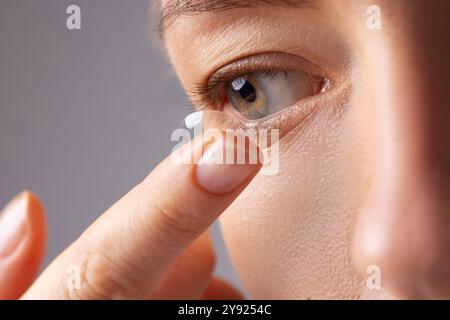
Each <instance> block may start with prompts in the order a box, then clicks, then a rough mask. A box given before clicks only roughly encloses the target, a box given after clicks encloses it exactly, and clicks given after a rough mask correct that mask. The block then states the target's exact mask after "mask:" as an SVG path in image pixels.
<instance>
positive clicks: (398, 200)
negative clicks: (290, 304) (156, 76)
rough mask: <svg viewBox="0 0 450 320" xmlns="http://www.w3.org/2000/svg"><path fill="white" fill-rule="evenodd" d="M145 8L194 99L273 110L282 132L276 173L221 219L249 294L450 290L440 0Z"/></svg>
mask: <svg viewBox="0 0 450 320" xmlns="http://www.w3.org/2000/svg"><path fill="white" fill-rule="evenodd" d="M158 10H160V12H161V36H162V38H163V39H164V42H165V46H166V48H167V52H168V56H169V58H170V61H171V62H172V64H173V66H174V68H175V70H176V72H177V74H178V76H179V79H180V81H181V84H182V86H183V87H184V89H185V90H186V92H187V94H188V96H189V98H190V99H191V100H192V101H193V103H194V105H195V107H196V108H197V109H202V110H204V109H208V108H209V109H214V110H219V111H221V112H228V113H229V116H232V117H241V118H243V119H247V120H249V121H252V122H257V123H261V124H264V122H267V121H272V122H274V123H276V124H277V128H278V129H279V130H280V133H281V136H282V139H281V140H280V144H279V168H278V171H277V173H276V174H274V175H261V174H259V175H258V176H256V178H255V179H254V180H252V182H251V183H250V185H249V186H248V188H246V189H245V190H244V191H243V192H242V194H240V196H239V197H238V198H237V199H236V200H235V201H234V202H233V203H232V205H231V206H230V207H229V208H228V209H227V210H226V211H225V213H224V214H223V215H222V217H221V228H222V233H223V236H224V239H225V242H226V245H227V248H228V250H229V253H230V256H231V259H232V261H233V264H234V265H235V267H236V269H237V272H238V274H239V276H240V278H241V279H242V281H243V282H244V285H245V287H246V288H248V290H249V292H250V294H251V296H252V297H253V298H256V299H358V298H362V299H372V298H394V299H395V298H446V297H447V298H448V297H450V230H449V227H450V129H449V128H450V90H449V88H450V60H449V59H448V57H449V56H450V20H449V15H450V2H449V1H446V0H442V1H440V0H434V1H425V0H417V1H407V0H404V1H403V0H379V1H375V2H374V1H365V0H351V1H350V0H292V1H288V0H264V1H259V0H255V1H248V0H237V1H236V0H233V1H227V0H221V1H219V0H208V1H206V0H205V1H203V0H191V1H187V0H186V1H184V0H178V1H174V0H162V1H161V3H160V4H159V8H158ZM374 275H376V276H377V277H378V278H379V280H380V281H381V287H375V288H374V287H373V286H370V285H369V282H370V281H371V279H373V278H371V277H373V276H374Z"/></svg>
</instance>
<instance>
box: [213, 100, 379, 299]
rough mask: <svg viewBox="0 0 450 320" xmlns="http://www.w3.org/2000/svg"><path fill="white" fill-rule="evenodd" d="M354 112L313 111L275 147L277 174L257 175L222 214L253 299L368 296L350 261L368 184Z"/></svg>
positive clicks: (229, 244) (225, 232) (227, 239)
mask: <svg viewBox="0 0 450 320" xmlns="http://www.w3.org/2000/svg"><path fill="white" fill-rule="evenodd" d="M346 105H348V103H347V104H346ZM338 109H339V111H336V110H338ZM356 109H357V108H355V109H351V108H349V107H341V108H336V107H335V106H328V107H325V106H322V107H321V108H320V109H318V110H316V113H315V114H314V115H313V117H311V118H310V119H309V120H308V123H307V124H306V126H303V127H302V128H296V129H294V130H293V131H291V132H290V133H289V134H288V135H287V136H286V137H285V138H284V140H282V141H281V142H280V170H279V173H278V174H277V175H275V176H257V177H256V178H255V179H254V180H253V182H252V183H251V184H250V186H249V187H248V188H247V189H246V190H245V191H244V192H243V193H242V194H241V195H240V197H239V198H238V199H237V200H236V201H235V202H234V203H233V204H232V206H231V207H230V208H229V209H228V210H227V211H226V212H225V213H224V214H223V215H222V218H221V226H222V230H223V235H224V238H225V242H226V243H227V247H228V249H229V251H230V256H231V258H232V260H233V262H234V264H235V266H236V268H237V271H238V273H239V274H240V276H241V279H242V280H243V282H244V283H245V285H246V287H247V288H248V289H249V291H250V293H251V294H252V297H253V298H256V299H315V298H322V299H343V298H344V299H356V298H360V297H362V296H364V297H371V295H372V294H371V295H369V296H366V294H365V292H364V291H365V283H366V279H365V278H364V277H363V276H361V275H358V274H357V273H356V271H355V270H354V268H353V266H352V261H351V248H352V246H351V241H352V237H353V225H354V221H355V217H356V213H357V210H358V207H359V206H360V204H361V202H362V200H363V198H364V195H365V194H366V190H367V188H368V184H369V182H368V178H367V172H368V170H367V168H366V167H365V166H366V165H367V163H368V162H369V161H368V153H367V150H366V144H365V143H364V136H363V135H362V132H364V130H363V128H362V127H363V125H362V123H363V122H365V121H363V120H362V119H358V117H361V115H362V114H363V113H362V112H361V111H357V112H358V113H359V114H356V112H355V110H356Z"/></svg>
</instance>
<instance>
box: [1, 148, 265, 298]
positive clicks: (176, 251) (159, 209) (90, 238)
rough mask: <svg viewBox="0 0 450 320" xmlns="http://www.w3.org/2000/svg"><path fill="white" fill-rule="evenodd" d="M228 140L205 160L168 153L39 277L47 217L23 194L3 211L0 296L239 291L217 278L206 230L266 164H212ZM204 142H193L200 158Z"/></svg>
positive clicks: (228, 294) (231, 294)
mask: <svg viewBox="0 0 450 320" xmlns="http://www.w3.org/2000/svg"><path fill="white" fill-rule="evenodd" d="M221 147H222V144H221V143H220V142H216V143H215V144H213V145H212V146H211V147H209V148H208V150H207V151H206V152H205V153H204V155H203V157H202V160H200V162H198V164H175V163H174V162H173V161H172V158H171V157H169V158H167V159H166V160H164V161H163V162H162V163H161V164H160V165H159V166H158V167H157V168H156V169H155V170H154V171H153V172H152V173H151V174H150V175H149V176H148V177H147V178H146V179H144V180H143V181H142V182H141V183H139V184H138V185H137V186H136V187H135V188H133V189H132V190H131V191H130V192H129V193H128V194H126V195H125V196H124V197H123V198H122V199H120V200H119V201H118V202H117V203H116V204H114V205H113V206H112V207H111V208H110V209H109V210H107V211H106V212H105V213H104V214H103V215H101V216H100V218H99V219H97V221H95V222H94V224H93V225H91V226H90V227H89V228H88V229H87V230H86V231H85V232H84V233H83V234H82V235H81V236H80V238H79V239H77V240H76V241H75V242H74V243H73V244H72V245H70V246H69V247H68V248H67V249H66V250H65V251H64V252H62V253H61V254H60V255H59V256H58V257H57V258H56V259H55V260H54V261H53V262H52V263H51V264H50V266H49V267H48V268H47V269H46V270H45V271H44V272H43V273H42V274H41V276H40V277H39V278H38V279H37V280H36V281H34V278H35V276H36V274H37V272H38V270H39V266H40V263H41V261H42V258H43V256H44V249H45V244H46V223H45V215H44V210H43V207H42V205H41V203H40V201H39V200H38V198H37V197H36V196H34V195H33V194H31V193H30V192H23V193H22V194H20V195H19V196H18V197H16V199H14V200H13V201H12V202H11V203H10V204H9V205H8V206H7V207H6V208H5V209H4V210H3V212H2V215H1V216H0V299H16V298H23V299H200V298H206V299H210V298H216V299H239V298H242V296H241V295H240V294H239V293H238V292H237V291H236V290H234V289H233V288H232V287H231V286H229V285H228V284H227V283H226V282H224V281H222V280H218V279H213V278H212V272H213V268H214V260H215V259H214V252H213V247H212V244H211V240H210V238H209V236H208V234H207V233H206V231H207V229H208V227H209V226H210V225H211V223H212V222H214V220H216V219H217V218H218V216H219V215H220V214H221V213H222V212H223V211H224V210H225V209H226V208H227V207H228V206H229V205H230V204H231V203H232V202H233V200H234V199H235V198H236V197H237V196H238V195H239V193H240V192H241V191H242V190H243V189H244V188H245V187H246V186H247V184H248V183H249V182H250V180H251V179H252V178H253V177H254V176H255V175H256V173H257V172H258V170H259V168H260V165H250V164H239V165H238V164H233V165H231V164H230V165H217V164H206V163H205V159H206V158H207V157H211V156H213V155H214V151H217V148H221ZM185 148H186V146H185V147H182V148H181V149H179V150H178V151H177V152H183V151H182V150H183V149H185ZM200 150H201V149H200V148H197V149H195V150H194V155H195V157H196V159H199V158H200V156H201V151H200ZM74 268H75V270H79V275H80V281H79V283H80V286H79V287H77V286H70V285H68V270H73V269H74ZM33 281H34V282H33Z"/></svg>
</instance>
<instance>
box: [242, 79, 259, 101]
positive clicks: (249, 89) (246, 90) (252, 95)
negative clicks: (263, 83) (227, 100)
mask: <svg viewBox="0 0 450 320" xmlns="http://www.w3.org/2000/svg"><path fill="white" fill-rule="evenodd" d="M238 92H239V95H240V96H241V98H242V99H244V100H245V101H247V102H250V103H252V102H255V100H256V90H255V88H254V87H253V86H252V85H251V84H250V82H248V81H246V82H245V83H244V85H243V86H242V88H241V89H240V90H239V91H238Z"/></svg>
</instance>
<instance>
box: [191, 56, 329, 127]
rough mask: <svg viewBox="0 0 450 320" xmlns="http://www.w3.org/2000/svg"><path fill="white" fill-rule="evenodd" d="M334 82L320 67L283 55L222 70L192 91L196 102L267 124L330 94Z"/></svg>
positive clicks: (249, 60) (248, 60) (252, 58)
mask: <svg viewBox="0 0 450 320" xmlns="http://www.w3.org/2000/svg"><path fill="white" fill-rule="evenodd" d="M330 85H331V81H330V80H329V79H328V78H327V77H326V75H325V74H324V73H323V71H322V70H320V68H319V67H317V66H315V65H313V64H312V63H310V62H308V61H306V60H304V59H302V58H301V57H299V56H295V55H292V54H283V53H267V54H261V55H253V56H250V57H247V58H243V59H241V60H238V61H235V62H233V63H231V64H228V65H226V66H225V67H222V68H221V69H219V70H218V71H216V72H215V73H214V74H212V76H211V77H209V79H208V81H207V83H206V84H205V85H199V86H197V88H196V90H195V91H194V92H192V96H193V100H194V103H195V104H196V105H197V107H198V106H199V105H200V108H202V107H207V108H209V109H211V108H212V109H214V110H218V111H222V112H227V113H231V114H232V115H234V116H235V117H237V118H240V120H241V121H244V122H264V121H266V120H268V119H271V118H274V117H277V116H279V115H281V114H282V113H283V112H284V110H286V109H289V107H291V106H293V105H299V104H301V103H302V102H303V101H305V100H307V99H309V98H311V97H314V96H316V95H318V94H320V93H322V92H324V91H326V90H327V89H328V88H329V87H330Z"/></svg>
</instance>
